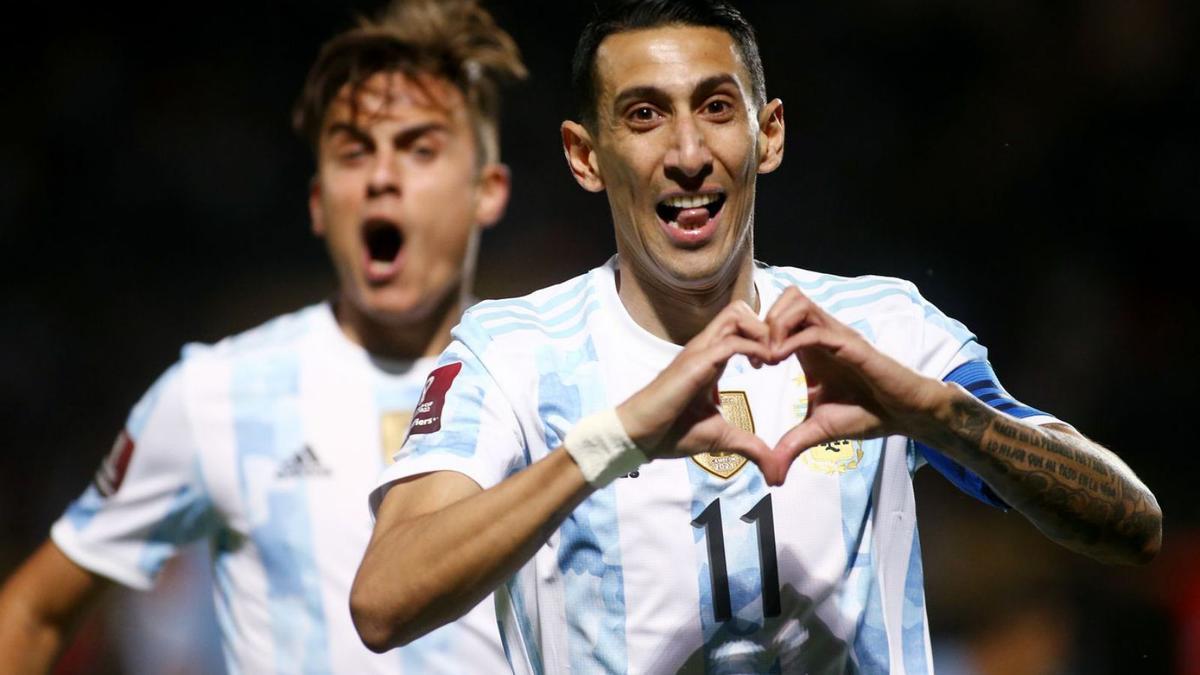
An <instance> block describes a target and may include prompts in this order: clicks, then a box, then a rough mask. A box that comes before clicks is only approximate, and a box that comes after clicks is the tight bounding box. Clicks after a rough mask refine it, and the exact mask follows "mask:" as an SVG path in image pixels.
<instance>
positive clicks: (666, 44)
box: [564, 26, 782, 290]
mask: <svg viewBox="0 0 1200 675" xmlns="http://www.w3.org/2000/svg"><path fill="white" fill-rule="evenodd" d="M596 73H597V82H598V91H597V104H596V105H597V116H596V117H597V124H596V126H597V129H596V130H595V136H596V137H595V138H593V139H592V140H591V144H592V146H593V148H594V151H595V152H594V157H593V158H592V160H591V161H592V163H593V166H595V169H596V172H597V174H598V183H597V184H596V185H595V186H594V188H595V189H599V188H603V189H605V190H607V192H608V200H609V205H610V207H611V208H612V214H613V221H614V226H615V229H616V236H617V243H618V250H619V251H620V252H621V255H622V259H623V261H624V264H627V265H635V266H636V268H637V270H638V271H639V272H640V275H639V276H642V277H643V278H645V279H646V280H648V281H650V282H651V283H657V284H661V285H662V286H664V287H666V288H684V289H694V290H708V289H711V288H713V287H714V286H716V285H718V284H721V283H722V282H723V281H724V280H728V279H729V278H732V276H734V275H736V274H737V270H738V269H741V268H743V267H744V265H743V263H744V262H745V260H746V258H747V257H748V256H750V255H752V224H753V209H754V186H755V179H756V175H757V174H758V173H759V172H765V171H770V170H773V169H774V168H775V166H777V165H778V161H779V155H781V153H782V109H781V107H780V104H779V103H778V101H773V102H772V103H771V104H769V105H768V106H767V107H766V108H765V109H764V111H762V113H760V111H759V110H757V106H756V105H755V103H754V101H753V95H752V90H751V84H750V77H749V73H748V72H747V70H746V67H745V66H744V64H743V63H742V60H741V57H740V55H739V53H738V50H737V48H736V46H735V43H734V41H733V39H732V38H731V37H730V36H729V34H728V33H726V32H724V31H722V30H718V29H714V28H706V27H695V26H667V27H661V28H653V29H645V30H635V31H628V32H623V33H616V34H614V35H610V36H608V37H607V38H605V39H604V41H603V42H601V44H600V48H599V50H598V51H597V53H596ZM763 113H765V115H763ZM776 114H777V115H778V119H777V127H778V137H779V138H778V152H772V151H769V150H768V147H775V146H774V144H773V143H768V138H767V134H766V133H765V132H760V119H759V118H760V115H763V118H764V120H765V121H766V122H767V124H768V125H774V124H775V123H776V119H775V117H773V116H774V115H776ZM566 129H567V127H564V130H566ZM580 130H581V133H586V132H585V131H582V129H581V128H580ZM774 131H775V127H774V126H772V127H771V133H774ZM576 177H577V178H579V177H580V174H579V172H578V171H576ZM580 182H581V183H585V181H584V180H580ZM584 187H588V188H589V189H593V186H589V185H588V184H584Z"/></svg>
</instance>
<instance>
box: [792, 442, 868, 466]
mask: <svg viewBox="0 0 1200 675" xmlns="http://www.w3.org/2000/svg"><path fill="white" fill-rule="evenodd" d="M800 457H801V458H802V460H803V462H804V463H805V464H806V465H807V466H808V468H810V469H812V470H814V471H816V472H818V473H824V474H834V473H846V472H847V471H850V470H851V469H857V468H858V463H859V462H860V461H862V457H863V449H862V441H830V442H828V443H822V444H820V445H818V446H815V447H811V448H809V449H808V450H805V451H804V453H803V454H802V455H800Z"/></svg>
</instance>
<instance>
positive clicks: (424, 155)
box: [412, 143, 438, 162]
mask: <svg viewBox="0 0 1200 675" xmlns="http://www.w3.org/2000/svg"><path fill="white" fill-rule="evenodd" d="M412 154H413V157H416V158H417V159H418V160H419V161H422V162H427V161H431V160H433V159H435V158H437V156H438V149H437V147H435V146H434V145H433V144H432V143H418V144H416V145H414V146H413V147H412Z"/></svg>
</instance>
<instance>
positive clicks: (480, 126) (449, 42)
mask: <svg viewBox="0 0 1200 675" xmlns="http://www.w3.org/2000/svg"><path fill="white" fill-rule="evenodd" d="M381 72H398V73H402V74H404V75H406V76H408V77H412V78H416V77H417V76H419V75H434V76H437V77H440V78H443V79H445V80H447V81H448V82H451V83H452V84H454V86H456V87H458V89H459V90H460V91H461V92H462V93H463V96H464V98H465V99H466V102H467V107H468V112H469V113H470V118H471V121H472V126H473V127H474V129H475V142H476V146H477V148H478V153H477V154H478V162H479V163H480V164H481V165H482V164H484V163H488V162H495V161H498V160H499V156H500V150H499V141H498V138H497V132H498V126H499V117H500V86H501V85H502V84H506V83H509V82H513V81H516V80H521V79H524V78H525V76H526V71H525V65H524V64H523V63H522V62H521V54H520V52H519V51H518V50H517V45H516V43H515V42H513V39H512V37H510V36H509V35H508V33H506V32H504V30H503V29H501V28H500V27H499V26H497V25H496V22H495V20H494V19H492V16H491V14H489V13H488V12H487V10H485V9H483V8H482V7H480V6H479V3H478V2H477V0H393V2H391V3H390V4H388V6H387V7H385V8H384V9H383V11H382V12H381V13H380V14H379V15H378V17H377V18H375V19H360V20H359V24H358V26H356V27H354V28H351V29H350V30H347V31H345V32H343V33H340V34H338V35H336V36H335V37H333V38H332V39H331V40H329V41H328V42H326V43H325V45H324V46H323V47H322V48H321V52H320V54H319V55H318V56H317V60H316V63H314V64H313V66H312V69H310V70H309V72H308V78H307V79H306V80H305V82H304V88H303V90H302V91H301V94H300V98H299V100H298V101H297V102H296V106H295V109H294V111H293V113H292V126H293V127H294V128H295V129H296V131H297V132H298V133H299V134H300V135H301V136H303V137H304V138H305V140H307V141H308V142H309V144H310V145H311V146H312V147H313V150H314V151H316V149H317V147H318V144H319V141H320V135H321V129H322V126H323V124H324V122H325V115H326V114H327V113H328V111H329V105H330V103H332V102H333V100H334V99H335V98H336V97H337V96H338V93H339V92H340V91H341V90H342V88H343V87H346V86H349V88H350V101H351V106H352V107H351V112H352V113H353V112H354V109H353V106H355V104H356V102H357V100H358V90H359V88H360V87H362V86H363V84H364V83H366V81H367V80H369V79H370V78H371V77H372V76H373V75H375V74H377V73H381Z"/></svg>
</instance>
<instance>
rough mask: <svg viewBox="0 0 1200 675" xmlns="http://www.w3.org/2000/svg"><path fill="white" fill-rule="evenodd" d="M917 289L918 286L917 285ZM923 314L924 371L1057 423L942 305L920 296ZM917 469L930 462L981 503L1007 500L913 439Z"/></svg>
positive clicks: (1001, 504) (1005, 407)
mask: <svg viewBox="0 0 1200 675" xmlns="http://www.w3.org/2000/svg"><path fill="white" fill-rule="evenodd" d="M914 292H915V289H914ZM915 296H916V299H917V301H918V302H917V305H918V307H919V311H920V312H921V313H922V315H923V316H922V330H921V331H920V333H921V344H920V358H919V360H918V370H919V371H921V373H922V374H923V375H927V376H930V377H936V378H938V379H940V380H942V381H944V382H956V383H958V384H960V385H962V386H963V388H965V389H966V390H967V391H968V392H970V393H971V394H972V395H974V396H975V397H976V398H978V399H980V400H981V401H983V402H984V403H987V404H988V405H990V406H992V407H993V408H995V409H997V410H999V411H1001V412H1005V413H1008V414H1009V415H1013V416H1014V417H1018V418H1022V419H1027V420H1029V421H1030V422H1032V423H1034V424H1047V423H1050V422H1058V419H1056V418H1055V417H1054V416H1053V415H1048V414H1046V413H1044V412H1042V411H1040V410H1037V409H1035V408H1032V407H1030V406H1027V405H1025V404H1023V403H1021V402H1019V401H1017V400H1016V399H1015V398H1013V397H1012V395H1011V394H1009V393H1008V392H1007V391H1006V390H1005V389H1004V387H1003V386H1001V384H1000V381H999V379H998V378H997V377H996V373H995V372H994V371H993V370H992V367H991V364H990V363H988V361H987V349H986V348H984V347H983V345H981V344H979V342H978V341H977V340H976V338H975V335H974V334H973V333H971V332H970V331H969V330H967V328H966V327H965V326H963V325H962V324H961V323H959V322H958V321H955V320H954V319H951V318H950V317H948V316H946V315H945V314H943V313H942V312H941V311H940V310H939V309H938V308H937V307H934V306H933V305H932V304H930V303H929V302H928V301H926V300H925V299H924V298H922V297H921V296H920V294H919V293H916V294H915ZM912 447H913V451H914V454H915V456H914V467H913V469H914V471H915V470H916V469H918V468H920V467H921V466H923V465H925V464H929V465H930V466H932V467H933V468H934V469H936V470H937V471H938V473H940V474H942V475H943V476H945V477H946V479H947V480H949V481H950V482H951V483H953V484H954V485H955V487H957V488H958V489H960V490H962V491H963V492H965V493H967V494H968V495H971V496H972V497H974V498H975V499H978V500H979V501H981V502H983V503H985V504H988V505H991V506H995V507H997V508H1001V509H1007V508H1008V504H1007V503H1006V502H1005V501H1004V500H1003V499H1001V498H1000V496H999V495H997V494H996V493H995V492H994V491H993V490H992V489H991V488H990V487H988V485H987V484H986V483H984V482H983V479H982V478H980V477H979V475H978V474H976V473H975V472H973V471H970V470H969V469H967V468H966V467H964V466H962V465H961V464H959V463H957V462H955V461H954V460H952V459H950V458H949V457H946V456H945V455H944V454H942V453H941V452H939V451H938V450H935V449H934V448H931V447H929V446H927V445H925V444H923V443H917V442H913V444H912Z"/></svg>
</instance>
